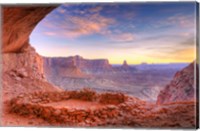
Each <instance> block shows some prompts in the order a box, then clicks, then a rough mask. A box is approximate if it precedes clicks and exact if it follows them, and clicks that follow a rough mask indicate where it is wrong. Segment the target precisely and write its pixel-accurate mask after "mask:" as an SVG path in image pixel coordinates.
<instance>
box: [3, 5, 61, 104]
mask: <svg viewBox="0 0 200 131" xmlns="http://www.w3.org/2000/svg"><path fill="white" fill-rule="evenodd" d="M54 8H56V6H43V7H38V6H37V7H36V6H34V5H31V7H28V6H21V7H20V6H17V7H15V6H4V7H3V8H2V12H3V15H2V16H3V19H2V24H3V34H2V38H3V45H2V55H1V56H2V66H3V70H2V79H3V81H2V84H3V90H2V91H3V98H4V99H3V100H4V101H6V100H9V99H11V98H12V97H15V96H18V95H20V94H21V93H29V92H34V91H48V90H49V91H54V90H59V89H58V88H57V87H55V86H52V85H51V84H50V83H48V82H47V81H46V79H45V76H44V69H43V59H42V58H41V57H40V56H39V55H38V54H37V53H36V52H35V49H34V48H32V47H31V46H30V44H29V35H30V33H31V32H32V30H33V29H34V27H35V26H36V25H37V23H38V22H39V21H40V20H41V19H42V18H44V17H45V16H46V15H47V14H48V13H49V12H50V11H51V10H53V9H54Z"/></svg>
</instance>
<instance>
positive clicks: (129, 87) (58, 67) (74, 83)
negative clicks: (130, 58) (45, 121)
mask: <svg viewBox="0 0 200 131" xmlns="http://www.w3.org/2000/svg"><path fill="white" fill-rule="evenodd" d="M43 61H44V72H45V76H46V78H47V80H48V81H49V82H50V83H53V84H54V85H56V86H59V87H61V88H62V89H64V90H77V89H82V88H84V87H89V88H92V89H94V90H95V91H98V92H105V91H112V92H123V93H126V94H129V95H133V96H135V97H138V98H140V99H143V100H146V101H156V99H157V95H158V93H159V91H160V90H161V89H163V87H164V86H165V85H166V84H168V83H169V82H170V80H171V78H172V76H173V75H174V74H175V72H176V71H178V70H180V69H182V68H184V67H185V66H186V65H187V64H177V65H173V64H169V65H157V68H156V69H154V68H152V67H154V66H156V65H154V66H152V65H151V64H150V65H146V66H145V67H142V66H144V65H137V66H136V65H128V63H127V62H126V61H124V62H123V64H122V65H111V64H110V63H109V60H107V59H93V60H90V59H85V58H83V57H81V56H78V55H76V56H70V57H65V58H64V57H63V58H60V57H59V58H56V57H55V58H54V57H51V58H47V57H44V58H43ZM171 66H172V67H173V68H172V67H171ZM147 67H148V68H147ZM163 67H165V69H163Z"/></svg>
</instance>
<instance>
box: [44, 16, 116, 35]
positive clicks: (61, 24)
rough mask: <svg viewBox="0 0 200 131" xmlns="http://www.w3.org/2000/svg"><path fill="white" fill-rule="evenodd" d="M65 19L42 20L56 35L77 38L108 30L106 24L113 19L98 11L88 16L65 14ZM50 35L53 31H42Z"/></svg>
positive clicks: (112, 21) (111, 22) (109, 23)
mask: <svg viewBox="0 0 200 131" xmlns="http://www.w3.org/2000/svg"><path fill="white" fill-rule="evenodd" d="M64 17H65V19H64V20H63V21H58V22H56V21H55V22H54V21H53V22H50V21H45V22H43V24H44V26H46V27H48V28H50V29H53V31H54V32H56V33H55V34H56V35H57V36H58V37H67V38H77V37H81V36H85V35H90V34H94V33H99V34H103V33H105V32H109V31H108V29H107V28H108V26H109V25H111V24H113V23H114V22H115V20H113V19H111V18H106V17H103V16H101V15H100V14H99V13H95V14H92V15H90V16H88V17H82V16H70V15H68V14H65V16H64ZM44 34H46V35H52V34H53V33H46V32H45V33H44Z"/></svg>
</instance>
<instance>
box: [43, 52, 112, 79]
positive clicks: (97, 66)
mask: <svg viewBox="0 0 200 131" xmlns="http://www.w3.org/2000/svg"><path fill="white" fill-rule="evenodd" d="M44 68H45V72H46V74H47V75H49V74H50V75H53V74H54V73H56V74H61V75H62V74H66V75H67V73H65V72H66V71H67V72H68V73H69V71H68V70H70V69H72V70H75V69H76V72H79V74H80V73H81V72H82V73H83V72H85V73H86V72H90V73H91V72H104V71H108V70H112V66H111V65H110V64H109V62H108V60H106V59H97V60H88V59H84V58H82V57H80V56H73V57H66V58H44Z"/></svg>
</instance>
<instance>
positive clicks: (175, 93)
mask: <svg viewBox="0 0 200 131" xmlns="http://www.w3.org/2000/svg"><path fill="white" fill-rule="evenodd" d="M194 67H195V64H194V63H191V64H190V65H188V66H187V67H185V68H184V69H183V70H181V71H179V72H177V73H176V74H175V76H174V78H173V80H172V81H171V82H170V84H168V85H167V86H166V87H165V88H164V89H163V90H162V91H161V92H160V94H159V95H158V98H157V104H163V103H169V102H177V101H190V100H195V95H194V94H195V91H196V89H197V88H196V86H195V85H194V79H195V77H194V75H195V74H194V71H195V70H194V69H195V68H194ZM197 70H198V67H197ZM197 79H198V75H197Z"/></svg>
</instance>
